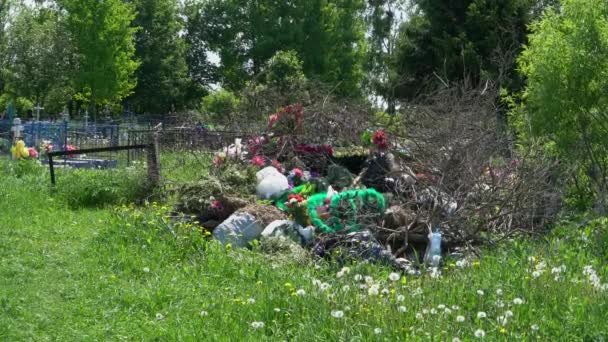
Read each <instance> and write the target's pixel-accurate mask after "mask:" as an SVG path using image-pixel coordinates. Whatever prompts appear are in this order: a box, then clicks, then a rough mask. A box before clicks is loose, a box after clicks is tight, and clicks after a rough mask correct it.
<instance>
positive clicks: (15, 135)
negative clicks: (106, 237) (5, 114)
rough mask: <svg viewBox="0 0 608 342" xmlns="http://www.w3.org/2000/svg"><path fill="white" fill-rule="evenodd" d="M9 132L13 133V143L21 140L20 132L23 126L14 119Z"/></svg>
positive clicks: (17, 119) (18, 120)
mask: <svg viewBox="0 0 608 342" xmlns="http://www.w3.org/2000/svg"><path fill="white" fill-rule="evenodd" d="M11 131H13V141H14V142H17V140H19V139H20V138H21V132H23V125H21V119H19V118H15V120H13V127H11Z"/></svg>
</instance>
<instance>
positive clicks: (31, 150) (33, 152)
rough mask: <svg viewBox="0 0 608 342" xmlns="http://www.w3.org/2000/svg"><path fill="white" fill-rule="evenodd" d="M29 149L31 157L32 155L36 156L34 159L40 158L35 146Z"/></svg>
mask: <svg viewBox="0 0 608 342" xmlns="http://www.w3.org/2000/svg"><path fill="white" fill-rule="evenodd" d="M27 151H28V152H29V153H30V157H32V158H34V159H36V158H38V151H36V149H35V148H33V147H29V148H28V149H27Z"/></svg>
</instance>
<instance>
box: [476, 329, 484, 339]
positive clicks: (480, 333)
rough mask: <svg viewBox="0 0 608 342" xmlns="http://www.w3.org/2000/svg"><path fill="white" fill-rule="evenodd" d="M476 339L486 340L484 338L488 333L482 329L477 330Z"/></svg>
mask: <svg viewBox="0 0 608 342" xmlns="http://www.w3.org/2000/svg"><path fill="white" fill-rule="evenodd" d="M475 337H477V338H484V337H486V332H485V331H483V330H481V329H477V330H475Z"/></svg>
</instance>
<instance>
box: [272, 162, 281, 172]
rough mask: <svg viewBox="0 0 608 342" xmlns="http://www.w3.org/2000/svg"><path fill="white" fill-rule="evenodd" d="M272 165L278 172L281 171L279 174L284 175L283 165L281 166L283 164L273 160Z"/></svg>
mask: <svg viewBox="0 0 608 342" xmlns="http://www.w3.org/2000/svg"><path fill="white" fill-rule="evenodd" d="M271 163H272V166H274V168H275V169H277V170H279V172H281V173H283V165H281V163H279V161H278V160H276V159H273V160H272V161H271Z"/></svg>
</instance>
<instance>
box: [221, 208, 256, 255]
mask: <svg viewBox="0 0 608 342" xmlns="http://www.w3.org/2000/svg"><path fill="white" fill-rule="evenodd" d="M263 230H264V227H262V226H261V225H260V224H259V223H258V221H257V220H256V218H255V217H254V216H253V215H251V214H249V213H235V214H232V215H231V216H230V217H229V218H228V219H226V221H224V222H222V223H221V224H220V225H219V226H217V228H215V230H214V231H213V237H214V238H216V239H218V240H219V241H220V242H221V243H222V244H224V245H225V244H228V243H231V244H232V245H233V246H234V247H241V248H245V247H247V246H248V245H249V243H250V242H251V241H253V240H256V239H259V238H260V237H261V236H262V231H263Z"/></svg>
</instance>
